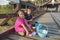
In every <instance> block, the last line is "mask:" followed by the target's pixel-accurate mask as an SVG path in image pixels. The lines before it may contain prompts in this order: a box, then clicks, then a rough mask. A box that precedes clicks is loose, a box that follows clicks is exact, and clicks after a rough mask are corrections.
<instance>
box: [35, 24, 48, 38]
mask: <svg viewBox="0 0 60 40" xmlns="http://www.w3.org/2000/svg"><path fill="white" fill-rule="evenodd" d="M35 27H36V31H37V34H38V36H39V37H41V38H46V36H47V34H48V28H47V26H46V25H42V24H40V23H35Z"/></svg>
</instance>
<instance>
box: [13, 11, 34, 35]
mask: <svg viewBox="0 0 60 40" xmlns="http://www.w3.org/2000/svg"><path fill="white" fill-rule="evenodd" d="M18 15H19V17H17V19H16V22H15V26H14V27H15V31H16V32H17V33H18V34H20V35H21V36H24V34H25V33H26V35H29V34H30V32H33V28H32V26H31V25H30V24H28V21H27V20H26V19H25V18H24V12H23V11H19V12H18ZM28 29H29V30H28Z"/></svg>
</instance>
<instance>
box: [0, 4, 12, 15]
mask: <svg viewBox="0 0 60 40" xmlns="http://www.w3.org/2000/svg"><path fill="white" fill-rule="evenodd" d="M12 10H13V6H12V5H10V4H8V5H3V6H0V14H4V13H11V12H12Z"/></svg>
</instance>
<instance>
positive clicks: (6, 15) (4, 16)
mask: <svg viewBox="0 0 60 40" xmlns="http://www.w3.org/2000/svg"><path fill="white" fill-rule="evenodd" d="M16 16H17V14H13V13H11V14H0V19H1V18H11V17H16Z"/></svg>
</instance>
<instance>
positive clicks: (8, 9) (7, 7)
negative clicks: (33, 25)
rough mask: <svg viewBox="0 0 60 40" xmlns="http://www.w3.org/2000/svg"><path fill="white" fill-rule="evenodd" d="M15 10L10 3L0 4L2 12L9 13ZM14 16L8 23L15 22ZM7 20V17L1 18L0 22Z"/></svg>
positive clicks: (0, 12) (0, 11)
mask: <svg viewBox="0 0 60 40" xmlns="http://www.w3.org/2000/svg"><path fill="white" fill-rule="evenodd" d="M12 11H13V6H12V5H10V4H8V5H3V6H0V14H7V13H12ZM13 19H14V18H11V19H10V20H9V21H8V24H11V25H12V23H13V21H14V20H13ZM4 20H5V18H3V19H0V24H1V23H2V22H3V21H4Z"/></svg>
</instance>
